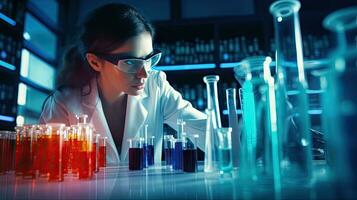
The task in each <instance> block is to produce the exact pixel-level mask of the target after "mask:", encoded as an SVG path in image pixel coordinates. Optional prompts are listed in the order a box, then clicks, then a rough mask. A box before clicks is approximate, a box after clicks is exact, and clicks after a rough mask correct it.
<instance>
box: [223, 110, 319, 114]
mask: <svg viewBox="0 0 357 200" xmlns="http://www.w3.org/2000/svg"><path fill="white" fill-rule="evenodd" d="M307 113H309V114H310V115H321V114H322V110H319V109H314V110H308V111H307ZM237 114H238V115H241V114H242V110H241V109H237ZM223 115H228V110H223Z"/></svg>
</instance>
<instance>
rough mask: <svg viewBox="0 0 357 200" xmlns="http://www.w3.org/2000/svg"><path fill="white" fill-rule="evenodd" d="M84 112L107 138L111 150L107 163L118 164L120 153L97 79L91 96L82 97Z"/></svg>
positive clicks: (92, 86)
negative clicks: (99, 93)
mask: <svg viewBox="0 0 357 200" xmlns="http://www.w3.org/2000/svg"><path fill="white" fill-rule="evenodd" d="M85 89H86V88H85ZM82 111H83V113H84V114H87V115H88V117H89V119H90V122H91V123H92V124H93V125H94V127H95V129H96V131H97V133H98V134H100V135H101V136H105V137H107V144H108V147H109V148H110V150H109V149H108V150H107V154H108V156H107V157H108V158H109V159H110V160H108V161H107V162H108V163H118V162H119V160H118V159H117V158H119V156H118V151H117V149H116V146H115V143H114V140H113V137H112V135H111V132H110V129H109V126H108V123H107V120H106V118H105V115H104V111H103V107H102V102H101V101H100V98H99V95H98V89H97V83H96V79H93V80H92V82H91V91H90V93H89V95H86V96H83V97H82Z"/></svg>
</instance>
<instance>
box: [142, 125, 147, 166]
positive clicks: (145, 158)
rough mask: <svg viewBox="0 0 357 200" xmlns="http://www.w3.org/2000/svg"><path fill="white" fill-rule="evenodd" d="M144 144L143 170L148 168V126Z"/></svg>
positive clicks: (145, 128) (145, 129)
mask: <svg viewBox="0 0 357 200" xmlns="http://www.w3.org/2000/svg"><path fill="white" fill-rule="evenodd" d="M142 142H143V153H144V155H143V161H142V163H143V168H146V167H148V125H147V124H145V126H144V137H143V138H142Z"/></svg>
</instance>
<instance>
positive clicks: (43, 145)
mask: <svg viewBox="0 0 357 200" xmlns="http://www.w3.org/2000/svg"><path fill="white" fill-rule="evenodd" d="M37 131H38V136H37V144H38V146H39V150H38V153H37V156H38V157H37V162H38V171H39V177H45V178H47V177H48V176H49V162H48V158H49V157H50V156H51V155H50V141H51V131H50V130H47V125H38V126H37Z"/></svg>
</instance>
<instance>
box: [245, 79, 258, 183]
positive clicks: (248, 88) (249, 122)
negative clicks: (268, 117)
mask: <svg viewBox="0 0 357 200" xmlns="http://www.w3.org/2000/svg"><path fill="white" fill-rule="evenodd" d="M242 88H243V120H244V130H245V133H246V138H245V143H246V149H247V155H246V156H247V164H248V165H247V167H248V169H247V170H248V171H249V174H250V175H251V177H252V178H254V177H256V171H255V167H254V156H255V150H256V149H255V147H256V142H257V124H256V119H257V118H256V113H255V101H254V92H253V84H252V82H251V81H250V80H246V81H245V82H244V84H243V87H242Z"/></svg>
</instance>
